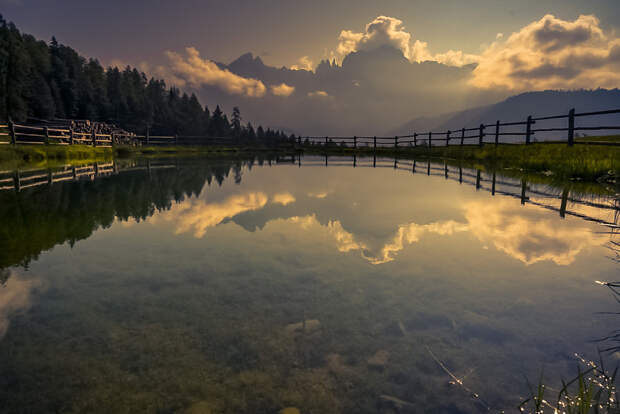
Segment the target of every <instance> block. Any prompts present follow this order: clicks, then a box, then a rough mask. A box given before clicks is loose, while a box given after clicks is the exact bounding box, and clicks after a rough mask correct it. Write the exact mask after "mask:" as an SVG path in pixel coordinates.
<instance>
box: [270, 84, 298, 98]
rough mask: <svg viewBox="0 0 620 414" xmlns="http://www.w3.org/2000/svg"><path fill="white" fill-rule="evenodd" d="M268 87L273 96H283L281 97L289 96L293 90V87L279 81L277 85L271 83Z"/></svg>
mask: <svg viewBox="0 0 620 414" xmlns="http://www.w3.org/2000/svg"><path fill="white" fill-rule="evenodd" d="M270 89H271V93H272V94H274V95H275V96H283V97H287V96H291V95H292V94H293V92H295V87H294V86H289V85H287V84H286V83H281V84H279V85H272V86H271V87H270Z"/></svg>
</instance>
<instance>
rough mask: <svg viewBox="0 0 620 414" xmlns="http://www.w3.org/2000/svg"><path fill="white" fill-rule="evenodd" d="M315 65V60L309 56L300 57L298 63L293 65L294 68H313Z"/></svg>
mask: <svg viewBox="0 0 620 414" xmlns="http://www.w3.org/2000/svg"><path fill="white" fill-rule="evenodd" d="M313 67H314V62H312V60H311V59H310V57H309V56H302V57H300V58H299V60H298V61H297V63H296V64H294V65H292V66H291V69H293V70H312V68H313Z"/></svg>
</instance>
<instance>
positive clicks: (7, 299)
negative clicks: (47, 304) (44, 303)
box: [0, 274, 41, 339]
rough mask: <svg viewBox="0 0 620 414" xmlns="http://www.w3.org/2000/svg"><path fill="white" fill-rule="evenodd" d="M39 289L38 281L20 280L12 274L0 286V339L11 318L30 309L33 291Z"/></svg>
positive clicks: (39, 283) (39, 282)
mask: <svg viewBox="0 0 620 414" xmlns="http://www.w3.org/2000/svg"><path fill="white" fill-rule="evenodd" d="M40 287H41V281H40V280H39V279H25V280H24V279H22V278H20V277H18V276H17V275H15V274H12V275H11V276H10V277H9V279H8V280H7V282H6V284H5V285H4V286H0V339H2V338H3V337H4V335H5V334H6V332H7V330H8V328H9V323H10V318H11V316H13V315H15V314H18V313H19V312H23V311H25V310H27V309H29V308H30V306H31V304H32V295H33V293H34V291H35V290H36V289H38V288H40Z"/></svg>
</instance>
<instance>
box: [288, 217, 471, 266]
mask: <svg viewBox="0 0 620 414" xmlns="http://www.w3.org/2000/svg"><path fill="white" fill-rule="evenodd" d="M289 221H291V222H293V223H296V224H299V225H300V227H301V228H302V229H304V230H310V229H311V228H316V229H319V230H320V231H323V232H325V233H326V234H327V235H329V236H330V237H331V238H332V239H333V240H334V242H335V245H336V248H337V249H338V251H339V252H343V253H346V252H351V251H359V252H360V254H361V256H362V257H363V258H364V259H366V260H367V261H368V262H369V263H371V264H373V265H379V264H384V263H388V262H391V261H393V260H394V259H395V258H396V254H397V253H398V252H400V251H401V250H403V249H404V248H405V246H406V245H408V244H413V243H417V242H419V241H420V238H421V237H422V236H423V235H425V234H429V233H434V234H439V235H442V236H448V235H452V234H454V233H456V232H463V231H467V230H468V226H467V225H466V224H463V223H458V222H456V221H452V220H448V221H444V222H436V223H429V224H416V223H410V224H404V225H401V226H399V227H398V229H397V230H396V234H395V235H394V237H392V238H391V239H390V240H389V241H388V242H386V243H384V244H383V246H382V247H381V248H380V249H378V250H377V251H375V252H374V253H373V251H372V250H373V249H371V248H370V247H369V243H367V242H364V241H361V240H358V239H357V237H356V236H355V235H354V234H352V233H350V232H348V231H347V230H345V229H344V228H343V227H342V223H341V222H340V221H339V220H330V221H329V222H328V223H327V225H322V224H321V223H319V221H318V220H317V218H316V216H315V215H309V216H303V217H292V218H290V219H289Z"/></svg>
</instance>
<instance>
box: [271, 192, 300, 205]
mask: <svg viewBox="0 0 620 414" xmlns="http://www.w3.org/2000/svg"><path fill="white" fill-rule="evenodd" d="M271 201H273V202H274V203H276V204H282V205H283V206H286V205H288V204H291V203H294V202H295V196H294V195H293V194H291V193H278V194H275V195H274V196H273V197H272V198H271Z"/></svg>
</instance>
